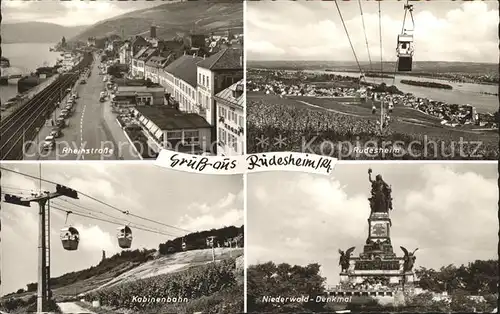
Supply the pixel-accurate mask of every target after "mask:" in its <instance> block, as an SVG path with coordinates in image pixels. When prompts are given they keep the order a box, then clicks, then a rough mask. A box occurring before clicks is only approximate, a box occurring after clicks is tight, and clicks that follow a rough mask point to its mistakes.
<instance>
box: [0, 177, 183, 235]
mask: <svg viewBox="0 0 500 314" xmlns="http://www.w3.org/2000/svg"><path fill="white" fill-rule="evenodd" d="M0 169H1V170H5V171H9V172H12V173H16V174H19V175H22V176H25V177H28V178H32V179H35V180H40V181H43V182H46V183H50V184H55V185H58V184H59V183H57V182H54V181H50V180H47V179H42V178H40V177H37V176H32V175H29V174H27V173H22V172H20V171H16V170H12V169H8V168H4V167H0ZM75 191H76V192H78V193H79V194H81V195H83V196H86V197H88V198H90V199H91V200H94V201H96V202H98V203H101V204H102V205H105V206H108V207H110V208H112V209H114V210H116V211H119V212H120V213H122V214H125V215H132V216H134V217H136V218H139V219H143V220H146V221H150V222H154V223H156V224H159V225H162V226H166V227H170V228H173V229H178V230H181V231H186V232H193V231H191V230H186V229H182V228H179V227H176V226H172V225H168V224H165V223H161V222H158V221H154V220H151V219H149V218H145V217H142V216H139V215H135V214H131V213H130V212H129V211H126V210H121V209H119V208H117V207H115V206H113V205H110V204H107V203H105V202H103V201H101V200H98V199H96V198H95V197H92V196H90V195H88V194H85V193H83V192H80V191H78V190H75Z"/></svg>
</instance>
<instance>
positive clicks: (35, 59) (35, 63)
mask: <svg viewBox="0 0 500 314" xmlns="http://www.w3.org/2000/svg"><path fill="white" fill-rule="evenodd" d="M54 46H55V44H47V43H41V44H31V43H22V44H2V56H3V57H5V58H7V59H9V60H10V68H9V73H11V74H25V75H26V74H29V73H30V72H33V71H35V70H36V68H39V67H42V66H54V65H55V64H56V61H57V58H58V57H59V56H60V52H54V51H49V48H50V47H54ZM16 95H17V80H9V85H6V86H4V85H0V99H1V100H2V103H3V102H5V101H7V100H8V99H10V98H12V97H15V96H16Z"/></svg>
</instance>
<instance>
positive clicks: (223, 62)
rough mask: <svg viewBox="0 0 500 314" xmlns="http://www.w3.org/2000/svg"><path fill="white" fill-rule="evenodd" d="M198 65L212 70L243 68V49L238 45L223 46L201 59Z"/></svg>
mask: <svg viewBox="0 0 500 314" xmlns="http://www.w3.org/2000/svg"><path fill="white" fill-rule="evenodd" d="M198 66H199V67H202V68H205V69H209V70H212V71H216V70H243V49H241V48H240V47H238V48H234V47H228V48H225V49H223V50H221V51H219V52H217V53H216V54H214V55H213V56H210V57H209V58H207V59H205V60H203V61H202V62H200V63H199V64H198Z"/></svg>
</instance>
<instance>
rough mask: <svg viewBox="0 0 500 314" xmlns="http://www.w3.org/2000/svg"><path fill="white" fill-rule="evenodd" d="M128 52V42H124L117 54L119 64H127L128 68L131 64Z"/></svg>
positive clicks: (129, 48) (129, 47)
mask: <svg viewBox="0 0 500 314" xmlns="http://www.w3.org/2000/svg"><path fill="white" fill-rule="evenodd" d="M130 50H131V46H130V41H129V40H125V41H124V42H123V45H122V46H121V47H120V50H119V52H118V55H119V56H120V63H121V64H127V65H128V66H130V62H131V60H130Z"/></svg>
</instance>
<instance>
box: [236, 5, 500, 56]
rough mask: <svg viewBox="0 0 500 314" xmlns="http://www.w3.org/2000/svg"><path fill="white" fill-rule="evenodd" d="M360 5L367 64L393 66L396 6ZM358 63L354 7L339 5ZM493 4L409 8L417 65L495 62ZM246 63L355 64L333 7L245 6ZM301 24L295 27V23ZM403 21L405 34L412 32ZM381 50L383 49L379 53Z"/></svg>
mask: <svg viewBox="0 0 500 314" xmlns="http://www.w3.org/2000/svg"><path fill="white" fill-rule="evenodd" d="M377 5H378V3H377V2H373V3H372V2H364V3H363V18H364V23H365V26H366V27H365V29H366V39H367V41H368V49H369V50H370V56H371V59H372V60H377V61H378V60H380V57H381V56H382V58H383V60H384V61H394V60H395V58H396V55H395V48H396V47H395V46H396V43H395V41H396V38H397V35H398V34H399V33H400V32H401V28H402V23H403V20H402V15H403V12H404V10H403V6H402V4H401V3H400V2H387V3H386V2H384V3H382V4H381V18H380V21H381V29H382V36H380V33H379V15H378V6H377ZM339 8H340V11H341V13H342V15H343V18H344V21H345V25H346V28H347V30H348V33H349V37H350V39H351V42H352V44H353V46H354V50H355V52H356V55H357V57H358V59H359V60H363V61H368V52H367V47H366V40H365V32H364V28H363V22H362V20H361V15H360V11H359V6H358V4H357V3H354V2H339ZM498 14H499V12H498V3H489V2H486V1H470V2H445V1H443V2H433V3H430V2H425V4H424V3H415V4H414V20H415V28H414V39H415V60H416V61H475V62H493V63H496V62H497V61H498V35H497V29H498V27H497V26H498ZM246 21H247V37H248V39H247V40H246V42H245V44H246V50H247V56H248V59H249V60H334V61H354V56H353V52H352V49H351V47H350V44H349V41H348V38H347V36H346V32H345V30H344V28H343V25H342V23H341V20H340V18H339V14H338V12H337V10H336V8H335V5H333V4H332V3H321V2H312V1H311V2H305V3H304V2H302V3H301V2H272V3H264V2H262V1H252V2H249V3H247V15H246ZM299 21H300V23H299ZM409 21H410V19H409V17H408V19H407V22H406V24H405V28H407V29H411V28H412V25H411V23H410V22H409ZM380 44H382V49H381V48H380V46H381V45H380Z"/></svg>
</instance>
